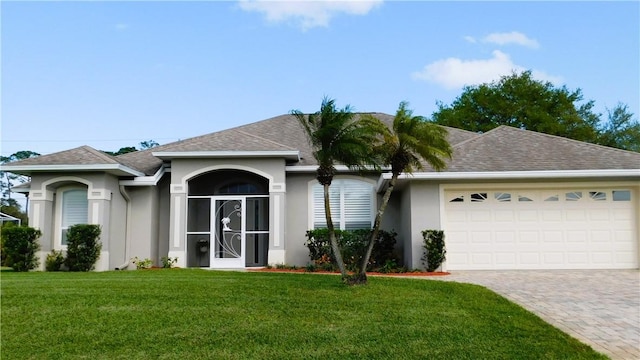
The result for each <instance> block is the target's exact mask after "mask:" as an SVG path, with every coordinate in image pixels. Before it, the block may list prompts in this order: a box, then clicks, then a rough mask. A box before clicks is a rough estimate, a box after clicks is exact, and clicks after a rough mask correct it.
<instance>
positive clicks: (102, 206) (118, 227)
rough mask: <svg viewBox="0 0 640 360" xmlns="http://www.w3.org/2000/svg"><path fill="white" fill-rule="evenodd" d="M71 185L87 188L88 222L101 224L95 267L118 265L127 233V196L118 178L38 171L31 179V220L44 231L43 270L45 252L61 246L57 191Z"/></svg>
mask: <svg viewBox="0 0 640 360" xmlns="http://www.w3.org/2000/svg"><path fill="white" fill-rule="evenodd" d="M69 186H80V187H85V188H86V189H87V198H88V214H87V220H88V223H90V224H98V225H100V226H101V231H102V234H101V237H100V240H101V242H102V245H103V246H102V251H101V253H100V259H99V260H98V262H97V263H96V270H109V269H110V268H113V267H115V264H116V263H117V262H118V261H120V260H119V258H120V257H121V256H122V254H123V251H124V250H123V241H124V236H125V230H124V211H123V208H124V199H123V197H122V195H121V194H120V191H119V182H118V178H117V177H116V176H114V175H111V174H107V173H77V174H64V173H37V174H33V176H32V178H31V189H30V193H29V196H30V208H29V219H30V225H31V226H33V227H36V228H39V229H40V230H41V231H42V237H41V238H40V244H41V250H40V252H39V257H40V263H41V269H44V263H45V259H46V255H47V254H48V253H49V252H50V251H51V250H52V249H54V248H60V244H59V240H58V239H59V235H58V232H59V224H57V222H58V220H57V219H58V215H57V213H56V211H57V208H58V204H57V201H59V200H58V199H57V194H56V193H57V191H58V190H59V189H62V188H65V187H69Z"/></svg>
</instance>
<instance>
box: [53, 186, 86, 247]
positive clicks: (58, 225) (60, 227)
mask: <svg viewBox="0 0 640 360" xmlns="http://www.w3.org/2000/svg"><path fill="white" fill-rule="evenodd" d="M69 191H84V192H85V194H86V195H87V214H86V216H87V217H86V222H84V223H81V222H80V223H76V224H72V225H77V224H88V223H89V189H88V187H87V186H82V185H72V186H64V187H60V188H58V189H57V190H56V193H55V196H56V204H55V211H56V216H55V225H54V234H55V235H54V236H55V241H54V249H57V250H66V249H67V244H63V243H62V239H63V236H62V232H63V231H64V230H67V229H68V228H69V226H72V225H68V226H64V224H63V217H64V214H63V211H64V197H65V193H67V192H69Z"/></svg>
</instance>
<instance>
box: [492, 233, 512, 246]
mask: <svg viewBox="0 0 640 360" xmlns="http://www.w3.org/2000/svg"><path fill="white" fill-rule="evenodd" d="M495 234H496V238H495V241H496V243H499V244H501V245H500V246H504V244H512V245H515V240H516V236H517V235H516V232H515V231H496V232H495Z"/></svg>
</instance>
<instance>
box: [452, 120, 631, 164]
mask: <svg viewBox="0 0 640 360" xmlns="http://www.w3.org/2000/svg"><path fill="white" fill-rule="evenodd" d="M453 149H454V154H453V160H451V161H450V162H449V166H448V168H447V170H446V171H480V172H482V171H539V170H601V169H640V153H636V152H632V151H625V150H619V149H614V148H610V147H606V146H600V145H594V144H590V143H585V142H581V141H576V140H571V139H567V138H562V137H559V136H554V135H547V134H542V133H538V132H534V131H529V130H521V129H517V128H513V127H509V126H500V127H497V128H495V129H493V130H491V131H488V132H486V133H484V134H482V135H480V136H478V137H475V138H471V139H469V140H467V141H464V142H461V143H459V144H457V145H455V146H454V147H453Z"/></svg>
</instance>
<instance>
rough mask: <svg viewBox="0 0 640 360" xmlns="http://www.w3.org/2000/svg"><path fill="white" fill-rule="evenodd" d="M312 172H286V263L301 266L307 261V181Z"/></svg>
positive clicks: (312, 176) (311, 177)
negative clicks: (305, 243) (305, 244)
mask: <svg viewBox="0 0 640 360" xmlns="http://www.w3.org/2000/svg"><path fill="white" fill-rule="evenodd" d="M313 178H314V175H312V174H287V208H286V220H285V229H286V230H285V232H284V237H285V242H286V258H285V262H286V263H287V264H288V265H296V266H303V265H305V264H307V263H308V262H309V250H308V249H307V247H306V246H304V242H305V240H306V237H305V232H306V231H307V230H308V229H309V206H310V204H309V193H308V184H309V181H310V180H312V179H313Z"/></svg>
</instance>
